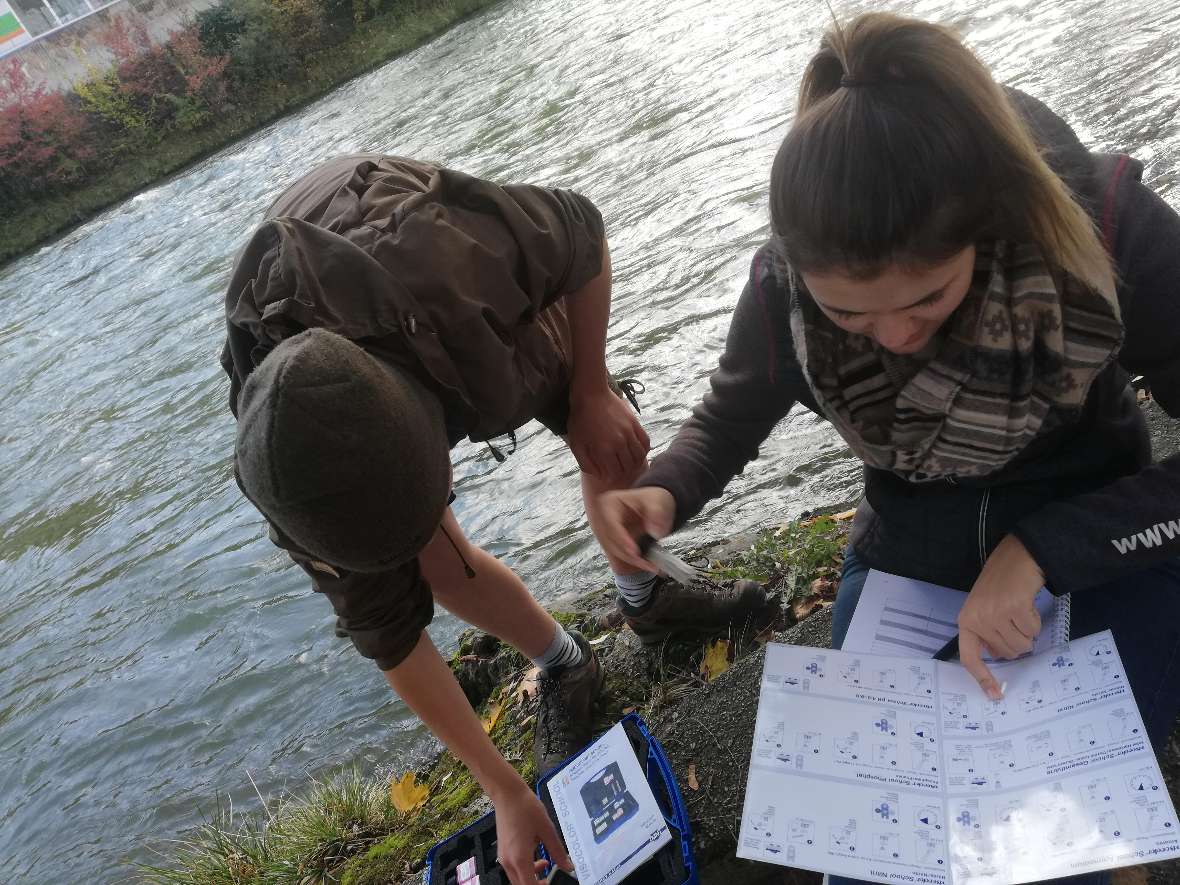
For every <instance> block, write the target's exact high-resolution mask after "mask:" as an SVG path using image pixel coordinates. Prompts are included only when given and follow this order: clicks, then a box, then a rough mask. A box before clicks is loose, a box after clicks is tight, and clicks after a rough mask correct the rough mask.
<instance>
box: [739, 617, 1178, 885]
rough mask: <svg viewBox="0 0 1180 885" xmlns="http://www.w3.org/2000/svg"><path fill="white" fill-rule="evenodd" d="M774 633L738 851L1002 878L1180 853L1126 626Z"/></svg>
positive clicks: (861, 870)
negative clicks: (816, 641) (1005, 636)
mask: <svg viewBox="0 0 1180 885" xmlns="http://www.w3.org/2000/svg"><path fill="white" fill-rule="evenodd" d="M993 672H994V673H995V674H996V676H997V678H999V679H1001V680H1002V681H1004V682H1006V683H1007V690H1006V693H1005V696H1004V699H1003V700H1001V701H999V702H995V703H993V702H991V701H989V700H988V699H987V698H986V697H985V696H984V695H983V693H982V692H981V691H980V689H979V687H978V685H977V684H976V682H975V680H974V679H972V677H971V676H970V675H969V674H968V673H967V672H966V671H965V670H964V669H963V668H962V666H961V665H958V664H947V663H940V662H936V661H931V660H926V659H921V658H894V657H883V656H875V655H864V654H856V653H851V652H838V651H826V650H817V649H809V648H800V647H797V646H785V645H771V646H768V647H767V655H766V668H765V671H764V673H763V681H762V693H761V699H760V702H759V709H758V721H757V725H756V731H755V737H754V746H753V751H752V755H751V762H750V778H749V784H748V788H747V793H746V804H745V809H744V813H743V819H742V827H741V835H740V841H739V847H738V854H739V855H740V856H741V857H746V858H752V859H755V860H763V861H769V862H771V863H779V864H783V865H786V866H795V867H801V868H804V869H812V870H819V871H822V872H828V873H835V874H840V875H845V876H852V877H855V878H858V879H868V880H872V881H878V882H915V883H925V885H968V883H969V885H1002V883H1017V882H1030V881H1039V880H1042V879H1049V878H1055V877H1058V876H1065V875H1077V874H1079V873H1084V872H1087V871H1090V870H1097V869H1106V868H1112V867H1116V866H1126V865H1132V864H1139V863H1145V862H1148V861H1154V860H1163V859H1165V858H1168V857H1175V856H1180V838H1178V834H1177V830H1178V824H1177V819H1176V811H1175V809H1174V807H1173V805H1172V802H1171V799H1170V798H1169V796H1168V792H1167V788H1166V787H1165V786H1164V783H1163V779H1162V777H1161V775H1160V770H1159V765H1158V763H1157V762H1156V759H1155V755H1154V754H1153V753H1152V750H1151V747H1150V744H1149V743H1148V741H1147V739H1146V735H1145V732H1144V727H1143V722H1142V720H1141V718H1140V716H1139V711H1138V708H1137V707H1136V705H1135V701H1134V698H1133V697H1132V695H1131V691H1130V688H1129V686H1127V684H1126V674H1125V672H1124V671H1123V666H1122V662H1121V661H1120V659H1119V656H1118V650H1117V649H1116V647H1115V644H1114V641H1113V639H1112V637H1111V635H1110V633H1109V631H1108V632H1105V633H1099V634H1095V635H1093V636H1089V637H1085V638H1081V639H1077V640H1074V641H1073V642H1072V643H1070V644H1068V645H1065V646H1061V647H1058V648H1056V649H1054V650H1052V651H1049V652H1046V653H1043V654H1038V655H1035V656H1032V657H1028V658H1025V659H1023V660H1020V661H1014V662H1010V663H1004V664H996V665H994V669H993Z"/></svg>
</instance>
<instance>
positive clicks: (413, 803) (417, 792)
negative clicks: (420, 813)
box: [389, 771, 430, 814]
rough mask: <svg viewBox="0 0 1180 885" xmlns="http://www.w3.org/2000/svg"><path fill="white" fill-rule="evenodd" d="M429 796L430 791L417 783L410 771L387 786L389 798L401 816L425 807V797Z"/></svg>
mask: <svg viewBox="0 0 1180 885" xmlns="http://www.w3.org/2000/svg"><path fill="white" fill-rule="evenodd" d="M429 795H430V790H429V789H428V788H427V786H426V785H425V784H420V783H418V779H417V778H416V777H414V772H412V771H407V772H406V773H405V774H404V775H402V779H401V780H400V781H394V782H393V783H391V784H390V785H389V798H390V799H391V800H392V801H393V804H394V807H395V808H397V810H398V811H400V812H401V813H402V814H406V813H408V812H411V811H413V810H414V809H415V808H420V807H421V806H423V805H425V804H426V797H427V796H429Z"/></svg>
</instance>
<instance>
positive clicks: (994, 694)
mask: <svg viewBox="0 0 1180 885" xmlns="http://www.w3.org/2000/svg"><path fill="white" fill-rule="evenodd" d="M987 696H988V697H989V698H991V699H992V700H993V701H998V700H1000V699H1001V698H1003V695H1002V694H1001V693H1000V687H999V686H998V685H996V684H995V683H994V682H993V683H992V684H991V685H989V686H988V687H987Z"/></svg>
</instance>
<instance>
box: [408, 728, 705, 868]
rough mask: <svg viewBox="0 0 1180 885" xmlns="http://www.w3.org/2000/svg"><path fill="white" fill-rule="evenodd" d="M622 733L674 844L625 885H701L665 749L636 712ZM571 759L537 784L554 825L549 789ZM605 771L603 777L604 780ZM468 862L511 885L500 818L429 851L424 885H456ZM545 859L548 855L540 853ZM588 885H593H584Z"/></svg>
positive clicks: (623, 803)
mask: <svg viewBox="0 0 1180 885" xmlns="http://www.w3.org/2000/svg"><path fill="white" fill-rule="evenodd" d="M623 729H624V731H626V733H627V737H628V738H630V740H631V746H632V747H633V748H634V749H635V755H636V757H637V758H638V759H639V764H640V765H641V766H642V767H643V769H644V772H645V773H646V774H647V782H648V783H649V784H650V785H651V789H652V793H654V794H655V797H656V802H657V803H658V804H659V806H660V810H661V811H662V812H663V813H664V820H665V821H666V822H667V824H668V829H669V830H671V832H672V841H671V842H669V843H668V844H667V845H665V846H664V847H663V848H661V849H660V850H659V851H658V852H656V854H655V856H654V857H652V858H651V860H649V861H648V862H647V863H645V864H644V865H643V866H641V867H640V868H639V869H637V870H636V871H635V872H634V873H632V874H631V875H630V876H628V877H627V878H626V879H625V880H624V882H625V883H626V885H700V879H699V878H698V876H697V868H696V861H695V860H694V858H693V853H692V829H691V827H690V826H689V822H688V812H687V811H686V810H685V807H684V801H683V799H682V798H681V796H680V788H679V787H678V786H677V784H676V778H675V777H674V776H673V774H672V766H671V765H670V764H669V762H668V757H667V756H665V755H664V748H663V747H661V746H660V744H659V741H657V740H656V739H655V738H654V737H652V735H651V732H650V731H648V729H647V725H646V724H645V723H644V721H643V720H642V719H640V718H639V716H637V715H636V714H634V713H629V714H628V715H627V716H625V717H624V718H623ZM580 755H581V753H577V754H575V755H573V756H571V757H570V758H569V759H567V760H565V761H564V762H562V763H561V764H560V765H558V766H557V767H556V768H554V769H552V770H551V771H547V772H545V774H543V775H542V776H541V778H540V779H539V780H538V781H537V797H538V798H539V799H540V800H541V802H542V804H543V805H544V806H545V808H546V810H547V811H548V812H549V816H550V817H551V818H553V820H554V822H555V823H556V820H557V818H556V815H555V814H554V812H553V803H552V801H551V800H550V798H549V791H548V790H547V789H545V785H546V784H547V783H548V782H549V780H550V779H551V778H552V777H553V776H554V775H556V774H557V773H558V772H560V771H561V770H562V769H563V768H565V767H566V766H567V765H569V764H570V762H572V761H573V760H574V759H577V758H578V756H580ZM606 773H607V772H606V770H604V772H603V774H604V776H605V775H606ZM628 795H629V794H627V793H626V792H625V791H622V792H620V794H619V799H618V801H619V803H620V807H621V808H625V807H626V798H625V797H626V796H628ZM469 857H474V858H475V859H476V866H477V872H478V873H479V876H480V885H508V877H507V876H505V875H504V871H503V869H502V868H501V867H500V866H499V864H497V863H496V817H495V815H494V814H486V815H484V816H483V817H481V818H480V819H479V820H477V821H476V822H475V823H473V824H472V825H471V826H469V827H467V828H466V829H464V830H461V831H460V832H458V833H455V834H454V835H453V836H449V837H447V838H446V839H444V840H443V841H442V842H439V843H438V844H437V845H435V846H434V847H433V848H431V849H430V851H429V853H427V855H426V871H425V877H424V882H425V885H457V883H456V882H455V881H452V880H453V879H454V878H455V870H456V868H457V867H458V865H459V864H460V863H462V862H463V861H464V860H466V859H467V858H469ZM542 857H544V854H543V853H542ZM585 885H589V883H585Z"/></svg>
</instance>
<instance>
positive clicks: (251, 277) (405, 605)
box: [221, 154, 605, 669]
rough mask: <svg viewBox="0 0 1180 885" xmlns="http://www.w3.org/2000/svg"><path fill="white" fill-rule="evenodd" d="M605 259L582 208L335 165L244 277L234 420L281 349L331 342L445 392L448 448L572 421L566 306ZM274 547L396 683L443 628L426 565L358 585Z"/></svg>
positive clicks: (592, 214)
mask: <svg viewBox="0 0 1180 885" xmlns="http://www.w3.org/2000/svg"><path fill="white" fill-rule="evenodd" d="M604 242H605V241H604V231H603V225H602V218H601V216H600V215H599V213H598V210H597V209H596V208H595V207H594V205H593V204H592V203H590V201H589V200H587V199H586V198H585V197H582V196H580V195H578V194H575V193H572V192H570V191H565V190H559V189H552V188H543V187H536V186H533V185H503V186H501V185H496V184H493V183H491V182H488V181H483V180H481V179H478V178H473V177H472V176H470V175H465V174H463V173H461V172H455V171H453V170H449V169H443V168H441V167H438V166H434V165H431V164H429V163H422V162H418V161H414V160H407V159H403V158H399V157H389V156H383V155H380V154H358V155H354V156H346V157H338V158H336V159H333V160H330V161H328V162H327V163H325V164H323V165H322V166H320V167H318V168H316V169H315V170H313V171H312V172H311V173H310V174H308V175H307V176H305V177H303V178H301V179H300V180H298V181H297V182H296V183H295V184H293V185H292V186H291V187H290V188H288V189H287V191H285V192H284V193H283V194H282V196H280V197H279V199H278V200H277V201H276V202H275V203H274V205H273V206H271V208H270V209H269V210H268V211H267V213H266V217H265V220H264V221H263V223H262V224H261V226H260V227H259V228H258V229H257V230H256V231H255V232H254V234H253V236H252V237H251V238H250V241H249V242H248V243H247V244H246V247H245V248H244V249H243V251H242V253H241V254H240V255H239V256H238V259H237V262H236V264H235V265H234V269H233V273H232V277H231V279H230V283H229V287H228V290H227V292H226V298H225V311H226V324H227V331H226V343H225V347H224V349H223V351H222V355H221V364H222V366H223V367H224V369H225V371H226V373H227V374H228V375H229V378H230V397H229V399H230V403H229V405H230V409H231V411H233V412H234V414H235V416H236V415H237V402H238V395H239V393H240V391H241V389H242V384H243V382H244V381H245V379H246V377H247V376H248V375H249V374H250V373H251V372H252V371H253V370H254V368H255V367H256V366H258V365H259V363H261V361H262V360H263V359H264V358H265V357H266V355H267V354H268V353H269V352H270V351H271V350H273V349H274V347H275V345H277V344H278V343H279V342H280V341H283V340H284V339H286V338H288V337H290V336H292V335H297V334H298V333H300V332H302V331H304V330H305V329H309V328H324V329H328V330H330V331H332V332H336V333H337V334H340V335H343V336H344V337H345V338H348V339H350V340H352V341H354V342H356V343H357V344H359V345H360V346H362V347H363V348H364V349H365V350H366V351H368V352H369V353H371V354H372V355H374V356H376V357H378V358H380V359H382V360H384V361H386V362H388V363H391V364H393V365H396V366H399V367H401V368H403V369H405V370H407V371H409V372H411V373H413V374H414V375H415V377H417V378H418V379H419V380H420V381H422V382H423V383H424V384H426V385H427V387H428V388H429V389H431V390H432V391H434V392H435V393H436V394H437V395H438V397H439V398H440V400H441V401H442V403H443V407H444V411H445V416H446V423H447V429H448V433H449V435H450V439H451V443H452V445H453V444H454V443H455V442H457V441H458V440H459V439H461V438H463V437H464V436H466V437H469V438H470V439H472V440H475V441H483V440H489V439H492V438H493V437H496V436H499V435H502V434H505V433H510V432H512V431H514V430H515V429H516V428H518V427H520V426H521V425H523V424H525V423H527V422H529V421H531V420H533V419H534V418H541V419H542V420H544V419H545V418H546V415H548V414H550V413H556V414H560V413H561V412H562V411H563V409H564V406H565V403H564V402H562V398H563V397H565V396H566V392H567V391H568V387H569V381H570V375H571V365H572V360H571V352H572V351H571V339H570V329H569V323H568V321H567V318H566V311H565V305H564V304H563V302H562V301H561V298H562V296H564V295H567V294H569V293H572V292H576V291H577V290H579V289H580V288H582V287H583V286H584V285H586V284H587V283H588V282H589V281H590V280H592V279H593V278H594V277H596V276H597V275H598V274H599V272H600V271H601V269H602V264H603V261H602V258H603V251H604ZM271 538H272V539H273V540H274V541H275V543H277V544H279V545H280V546H282V547H284V548H286V549H287V550H288V551H289V552H290V553H291V556H292V558H293V559H295V561H296V562H298V563H299V564H300V565H301V566H302V567H303V568H304V570H305V571H307V573H308V574H309V575H310V576H311V577H312V579H313V582H314V584H315V587H316V589H317V590H319V591H320V592H323V593H325V594H326V595H327V596H328V597H329V599H330V600H331V602H332V604H333V606H334V608H335V610H336V613H337V615H338V621H337V625H338V628H339V630H340V632H341V633H343V634H347V635H349V636H351V637H352V639H353V642H354V644H355V645H356V646H357V648H358V649H359V650H360V652H361V653H362V654H363V655H365V656H366V657H370V658H373V659H375V660H376V661H377V663H378V665H379V666H380V667H381V668H382V669H390V668H392V667H394V666H396V665H397V664H398V663H400V662H401V660H402V659H404V658H405V656H406V655H408V654H409V652H410V651H412V650H413V648H414V645H415V644H416V643H417V641H418V637H419V635H420V633H421V631H422V628H423V627H425V626H426V624H428V623H429V622H430V620H431V617H432V615H433V602H432V599H431V595H430V590H429V588H428V587H427V586H426V583H425V581H423V579H422V576H421V570H420V568H419V566H418V563H417V561H416V560H414V561H411V562H409V563H407V564H405V565H404V566H401V567H398V568H396V569H391V570H389V571H387V572H381V573H376V574H370V573H359V572H356V573H352V572H347V571H342V570H340V569H338V568H335V567H333V566H332V565H330V564H327V563H321V562H316V561H314V560H312V559H311V558H310V557H309V556H307V555H306V554H304V553H302V552H301V551H299V550H298V549H295V547H294V545H293V544H292V543H290V542H289V540H288V539H286V538H284V537H283V536H282V534H281V533H280V532H278V531H277V529H275V528H274V527H273V526H272V529H271Z"/></svg>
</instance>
